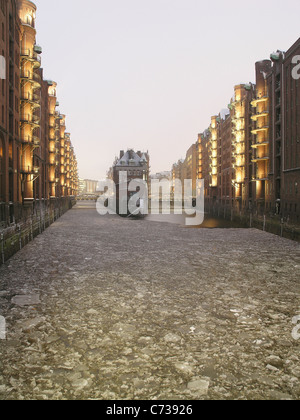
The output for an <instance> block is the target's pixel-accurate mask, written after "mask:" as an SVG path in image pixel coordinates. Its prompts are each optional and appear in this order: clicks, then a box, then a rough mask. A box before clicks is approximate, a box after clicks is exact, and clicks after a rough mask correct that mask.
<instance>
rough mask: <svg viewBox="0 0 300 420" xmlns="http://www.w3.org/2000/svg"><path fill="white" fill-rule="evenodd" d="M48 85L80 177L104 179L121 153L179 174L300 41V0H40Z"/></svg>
mask: <svg viewBox="0 0 300 420" xmlns="http://www.w3.org/2000/svg"><path fill="white" fill-rule="evenodd" d="M35 4H36V5H37V7H38V10H37V31H38V33H37V43H38V44H39V45H41V46H42V47H43V54H42V64H43V68H44V77H45V79H51V80H54V81H56V82H57V83H58V100H59V102H60V111H61V113H63V114H66V115H67V130H68V131H70V132H71V138H72V142H73V144H74V146H75V150H76V154H77V159H78V164H79V175H80V177H82V178H90V179H101V178H103V177H104V176H105V174H106V171H107V170H108V169H109V167H110V166H111V164H112V162H113V160H114V157H115V156H116V155H118V154H119V151H120V150H121V149H122V150H123V149H125V150H127V149H128V148H134V149H136V150H142V151H147V150H149V153H150V158H151V172H152V173H155V172H158V171H165V170H170V169H171V166H172V164H173V163H174V162H176V161H177V160H178V159H180V158H182V157H185V153H186V151H187V149H188V148H189V147H190V146H191V144H192V143H194V142H196V140H197V134H198V133H200V132H202V131H204V130H205V129H206V128H207V127H208V126H209V124H210V117H211V116H212V115H215V114H218V113H219V112H220V110H221V109H223V108H226V107H227V105H228V103H229V102H230V98H231V97H232V95H233V87H234V85H236V84H239V83H248V82H254V81H255V77H254V65H255V62H256V61H260V60H262V59H266V58H269V56H270V53H271V52H273V51H275V50H277V49H279V50H284V51H286V50H287V49H288V48H289V47H290V46H291V45H292V44H293V43H294V42H295V41H296V40H297V39H298V38H299V37H300V31H299V16H300V2H299V0H285V1H282V0H264V1H261V0H253V1H252V2H245V1H237V0H228V1H224V0H215V1H210V2H208V1H201V0H105V1H104V0H85V1H79V0H51V2H50V1H45V0H36V1H35Z"/></svg>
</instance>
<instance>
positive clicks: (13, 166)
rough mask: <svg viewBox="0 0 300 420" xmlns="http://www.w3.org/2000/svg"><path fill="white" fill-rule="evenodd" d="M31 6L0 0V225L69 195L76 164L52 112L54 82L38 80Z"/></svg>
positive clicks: (73, 190)
mask: <svg viewBox="0 0 300 420" xmlns="http://www.w3.org/2000/svg"><path fill="white" fill-rule="evenodd" d="M35 19H36V6H35V5H34V3H32V2H30V1H27V0H19V1H16V0H1V10H0V30H1V36H0V54H1V55H2V56H3V57H4V58H5V63H6V78H5V79H3V80H1V84H0V223H1V225H2V226H4V227H5V226H10V225H12V224H14V223H18V222H20V221H22V220H23V219H24V218H25V219H26V218H27V217H28V216H30V215H31V214H33V213H34V211H35V210H36V208H37V207H38V206H39V207H40V206H41V204H43V208H44V209H47V208H48V207H49V206H50V207H51V208H52V209H53V210H55V207H56V206H57V205H58V204H59V200H61V199H62V198H65V199H66V200H67V199H68V198H70V197H72V196H75V195H76V193H77V188H78V176H77V161H76V156H75V154H74V148H73V146H72V144H71V140H70V134H69V133H67V132H66V118H65V116H64V115H62V114H60V112H59V111H58V106H59V103H58V101H57V98H56V84H55V83H54V82H52V81H46V80H43V70H42V69H41V53H42V49H41V47H39V46H38V45H37V44H36V29H35Z"/></svg>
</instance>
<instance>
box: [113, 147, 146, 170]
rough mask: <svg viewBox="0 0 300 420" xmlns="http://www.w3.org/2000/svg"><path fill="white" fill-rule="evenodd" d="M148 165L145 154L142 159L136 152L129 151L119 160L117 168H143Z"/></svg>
mask: <svg viewBox="0 0 300 420" xmlns="http://www.w3.org/2000/svg"><path fill="white" fill-rule="evenodd" d="M145 163H147V158H146V155H145V153H143V155H142V157H140V156H139V155H138V154H137V153H135V151H134V150H127V152H126V153H125V154H124V155H123V156H122V158H121V159H119V160H118V161H117V163H116V166H142V165H144V164H145Z"/></svg>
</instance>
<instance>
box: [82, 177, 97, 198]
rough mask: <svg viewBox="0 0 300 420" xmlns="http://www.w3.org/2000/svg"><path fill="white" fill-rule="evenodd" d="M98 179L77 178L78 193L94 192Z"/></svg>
mask: <svg viewBox="0 0 300 420" xmlns="http://www.w3.org/2000/svg"><path fill="white" fill-rule="evenodd" d="M97 187H98V181H94V180H91V179H82V178H80V179H79V195H84V194H96V192H97Z"/></svg>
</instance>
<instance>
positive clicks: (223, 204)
mask: <svg viewBox="0 0 300 420" xmlns="http://www.w3.org/2000/svg"><path fill="white" fill-rule="evenodd" d="M297 56H299V57H297ZM298 63H300V39H299V40H298V41H297V42H296V43H295V44H294V45H293V46H292V47H291V48H290V49H289V50H288V51H287V52H282V51H277V52H276V53H273V54H271V56H270V59H267V60H263V61H259V62H257V63H256V64H255V68H256V80H255V83H254V84H252V83H249V84H240V85H237V86H235V88H234V95H233V97H232V99H231V100H230V104H229V105H228V109H227V110H226V111H225V112H224V111H222V112H221V113H220V114H218V115H215V116H213V117H212V118H211V124H210V126H209V127H208V129H207V130H205V131H204V132H203V133H202V134H199V136H198V142H197V149H198V152H197V159H198V162H197V177H198V179H204V183H205V202H206V211H211V210H212V209H213V210H218V212H219V213H220V212H221V211H223V210H224V211H228V210H229V211H230V210H231V211H232V210H233V211H235V212H244V213H245V212H250V213H253V214H259V215H263V214H265V215H278V217H281V218H284V219H285V220H289V221H291V222H293V223H297V224H299V223H300V199H299V194H300V193H299V185H300V133H299V130H300V127H299V124H300V111H299V109H300V108H299V98H300V87H299V83H300V82H299V79H300V68H299V66H298V67H296V65H297V64H298ZM173 172H174V171H173Z"/></svg>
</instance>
